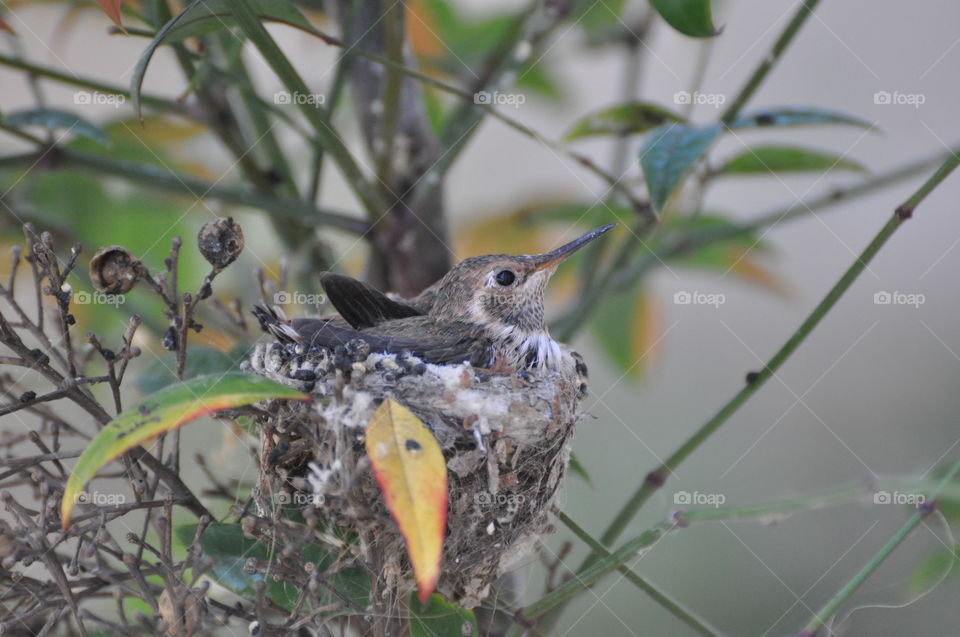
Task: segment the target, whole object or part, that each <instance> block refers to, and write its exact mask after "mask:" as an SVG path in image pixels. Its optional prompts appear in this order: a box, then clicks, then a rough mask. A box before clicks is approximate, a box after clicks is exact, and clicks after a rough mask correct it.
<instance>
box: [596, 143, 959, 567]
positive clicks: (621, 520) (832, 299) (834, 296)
mask: <svg viewBox="0 0 960 637" xmlns="http://www.w3.org/2000/svg"><path fill="white" fill-rule="evenodd" d="M958 163H960V156H958V155H956V154H951V156H950V157H948V158H947V159H946V161H944V163H943V165H941V166H940V168H939V169H938V170H937V171H936V172H935V173H934V174H933V175H932V176H931V177H930V178H929V179H927V181H925V182H924V183H923V185H921V186H920V187H919V188H918V189H917V190H916V192H915V193H914V194H913V195H911V196H910V197H909V198H908V199H907V200H906V201H905V202H904V203H903V204H902V205H900V206H898V207H897V209H896V211H895V212H894V214H893V216H891V217H890V219H889V220H888V221H887V223H886V224H884V226H883V227H882V228H881V229H880V231H879V232H878V233H877V235H876V236H875V237H874V238H873V240H872V241H871V242H870V243H869V245H867V247H866V248H865V249H864V250H863V252H862V253H861V254H860V256H859V257H857V259H856V260H855V261H854V262H853V264H851V265H850V267H849V268H848V269H847V271H846V272H844V274H843V276H841V277H840V280H839V281H837V282H836V284H834V286H833V287H832V288H831V289H830V291H829V292H827V294H826V296H824V298H823V299H822V300H821V301H820V303H818V304H817V306H816V307H815V308H814V309H813V311H812V312H811V313H810V315H809V316H807V318H806V319H805V320H804V321H803V323H801V324H800V326H799V327H798V328H797V330H796V331H795V332H794V333H793V334H792V335H791V336H790V338H789V339H787V341H786V343H784V344H783V346H782V347H781V348H780V349H779V350H778V351H777V352H776V353H775V354H774V355H773V357H771V358H770V360H769V361H768V362H767V363H766V365H764V366H763V368H762V369H760V370H759V371H756V372H752V373H751V374H750V376H749V379H748V382H747V383H746V385H745V386H744V387H743V389H741V390H740V391H739V392H737V394H736V395H735V396H734V397H733V398H731V399H730V400H729V401H728V402H727V403H726V404H725V405H723V407H721V408H720V410H719V411H717V412H716V413H715V414H714V415H713V416H712V417H711V418H710V419H709V420H707V422H705V423H704V424H703V425H701V426H700V428H699V429H697V431H696V432H695V433H694V434H693V435H692V436H691V437H690V438H689V439H688V440H687V441H686V442H685V443H684V444H683V445H681V446H680V448H679V449H677V450H676V451H675V452H674V453H673V454H671V455H670V457H669V458H667V459H666V460H665V461H664V462H663V463H662V464H661V465H660V466H658V467H657V468H656V469H654V470H653V471H651V472H650V473H648V474H647V476H646V478H645V479H644V481H643V482H642V483H641V484H640V486H639V487H638V488H637V490H636V491H635V492H634V494H633V495H632V496H631V497H630V499H629V500H628V501H627V502H626V504H624V506H623V507H622V508H621V509H620V511H619V513H618V514H617V516H616V517H615V518H614V519H613V521H612V522H611V523H610V525H609V526H608V527H607V529H606V531H605V532H604V533H603V536H602V537H601V542H603V544H605V545H609V544H610V543H612V542H614V541H616V539H617V538H618V537H619V536H620V534H621V533H622V532H623V530H624V529H625V528H626V526H627V525H628V524H629V523H630V521H631V520H633V518H634V516H635V515H636V514H637V512H638V511H639V510H640V508H641V507H642V506H643V504H644V503H645V502H646V501H647V499H648V498H649V497H650V496H651V495H652V494H653V493H654V492H655V491H656V490H657V489H659V488H660V486H662V485H663V483H664V482H665V481H666V479H667V477H668V476H669V474H670V473H671V472H672V471H673V470H674V469H675V468H676V467H677V466H678V465H680V464H681V463H682V462H683V461H684V460H686V459H687V457H688V456H689V455H690V454H692V453H693V452H694V451H696V450H697V449H698V448H699V447H700V445H702V444H703V443H704V441H706V440H707V438H709V437H710V436H711V435H712V434H713V433H714V432H715V431H716V430H717V429H719V428H720V426H721V425H723V423H725V422H726V421H727V420H728V419H729V418H730V416H732V415H733V414H734V413H736V411H737V410H738V409H739V408H740V407H741V406H742V405H743V404H744V403H745V402H746V401H747V400H748V399H749V398H750V397H751V396H753V395H754V394H755V393H756V392H757V390H759V389H760V387H762V386H763V385H764V383H766V382H767V380H769V379H770V378H771V377H772V376H773V374H774V373H775V372H776V371H777V370H778V369H779V368H780V367H781V366H782V365H783V363H784V362H785V361H786V360H787V359H788V358H789V357H790V356H791V354H793V352H795V351H796V349H797V348H798V347H799V346H800V344H801V343H803V341H804V340H805V339H806V338H807V336H809V335H810V333H811V332H812V331H813V329H814V328H815V327H816V326H817V325H818V324H819V323H820V321H821V320H823V317H824V316H826V315H827V313H828V312H829V311H830V310H831V309H832V308H833V306H834V305H836V303H837V301H839V300H840V298H841V297H842V296H843V294H844V293H845V292H846V291H847V290H848V289H849V288H850V286H851V285H852V284H853V282H854V281H856V280H857V278H858V277H859V276H860V274H861V273H862V272H863V270H864V269H865V268H866V267H867V264H869V263H870V261H871V260H873V258H874V257H875V256H876V254H877V252H879V251H880V249H881V248H882V247H883V246H884V244H886V242H887V241H888V240H889V239H890V237H891V236H893V234H894V233H895V232H896V231H897V229H898V228H899V227H900V226H901V224H903V222H904V221H906V220H907V219H909V218H910V216H911V214H912V212H913V209H914V208H915V207H916V206H917V205H918V204H919V203H920V202H921V201H923V199H924V198H925V197H926V196H927V195H929V194H930V192H931V191H932V190H933V189H934V188H936V187H937V185H938V184H940V183H941V182H942V181H943V180H944V179H945V178H946V176H947V175H949V174H950V173H951V172H952V171H953V170H954V169H955V168H956V167H957V164H958ZM588 561H589V559H588Z"/></svg>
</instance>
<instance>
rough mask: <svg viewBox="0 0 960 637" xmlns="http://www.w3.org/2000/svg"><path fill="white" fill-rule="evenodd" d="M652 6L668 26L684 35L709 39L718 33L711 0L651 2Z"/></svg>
mask: <svg viewBox="0 0 960 637" xmlns="http://www.w3.org/2000/svg"><path fill="white" fill-rule="evenodd" d="M650 4H651V5H653V8H654V9H656V10H657V13H659V14H660V17H662V18H663V19H664V20H666V22H667V24H669V25H670V26H672V27H673V28H674V29H676V30H677V31H679V32H680V33H682V34H684V35H689V36H691V37H694V38H709V37H712V36H714V35H716V34H717V33H718V31H717V29H716V27H714V26H713V15H712V12H711V9H710V0H650Z"/></svg>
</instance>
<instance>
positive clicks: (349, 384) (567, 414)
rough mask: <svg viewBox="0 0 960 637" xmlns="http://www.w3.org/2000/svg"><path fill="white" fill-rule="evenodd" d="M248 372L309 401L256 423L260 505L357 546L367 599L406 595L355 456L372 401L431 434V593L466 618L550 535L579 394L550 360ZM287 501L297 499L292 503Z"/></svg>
mask: <svg viewBox="0 0 960 637" xmlns="http://www.w3.org/2000/svg"><path fill="white" fill-rule="evenodd" d="M248 366H249V368H250V369H252V370H253V371H256V372H257V373H260V374H263V375H266V376H269V377H271V378H273V379H275V380H278V381H280V382H283V383H285V384H289V385H292V386H296V387H298V388H299V389H302V390H305V391H309V392H311V393H312V394H313V396H314V398H315V400H314V401H313V402H311V403H297V404H295V405H287V406H284V408H282V409H276V408H271V409H270V410H269V411H270V415H269V416H267V417H265V419H264V422H261V423H260V424H261V432H263V434H262V445H261V452H260V453H261V467H262V474H261V482H260V485H259V489H260V491H261V493H267V492H269V493H279V492H283V493H287V494H290V495H289V497H291V501H299V502H303V503H304V506H307V507H314V508H315V510H314V511H312V512H311V515H313V514H316V515H318V516H319V517H320V518H321V519H322V520H324V522H326V523H327V524H328V525H331V526H332V527H334V528H336V529H337V530H340V531H344V532H346V533H348V534H350V535H351V536H352V537H356V538H359V547H358V551H357V553H356V555H357V556H358V559H359V560H361V561H362V562H364V564H363V565H364V566H365V567H366V568H367V570H368V572H370V573H372V574H373V577H372V578H371V579H372V580H373V581H372V583H373V585H374V588H373V590H372V593H374V595H373V596H372V599H380V598H383V597H384V596H397V599H402V596H403V595H405V594H406V593H407V592H408V591H409V590H410V589H411V588H412V586H413V584H412V580H411V578H410V577H409V573H410V567H409V562H408V560H407V557H406V553H405V550H404V543H403V538H402V537H401V535H400V533H399V531H398V530H397V527H396V525H395V524H394V522H393V520H392V519H391V517H390V514H389V512H388V510H387V508H386V505H385V504H384V500H383V497H382V495H381V492H380V487H379V486H378V484H377V482H376V480H375V479H374V476H373V474H372V472H371V469H370V462H369V460H368V458H367V456H366V453H365V450H364V433H365V429H366V427H367V424H368V422H369V421H370V418H371V415H372V414H373V412H374V410H375V409H376V407H377V406H378V404H379V403H380V401H381V400H382V399H384V398H386V397H391V398H393V399H394V400H396V401H397V402H399V403H400V404H402V405H404V406H405V407H407V408H408V409H409V410H410V411H412V412H413V413H414V414H415V415H416V416H417V417H419V418H420V420H422V421H423V422H424V423H425V424H426V425H427V427H428V428H429V429H430V431H431V432H432V433H433V435H434V436H435V438H436V439H437V442H438V443H439V444H440V447H441V449H442V450H443V454H444V457H445V459H446V463H447V475H448V492H449V501H448V515H447V529H446V537H445V539H444V550H443V561H442V563H441V575H440V580H439V583H438V586H437V590H438V591H439V592H440V593H443V594H444V595H445V596H446V597H447V598H448V599H451V600H455V601H457V602H458V603H461V604H463V605H464V606H467V607H470V608H472V607H474V606H476V605H477V604H479V603H480V602H481V601H482V600H483V599H484V598H485V597H486V596H487V595H489V594H490V591H491V587H492V585H493V584H494V583H495V582H496V580H497V579H498V577H500V576H501V575H503V574H505V573H507V572H509V571H511V570H513V569H515V568H516V567H517V566H519V565H520V564H522V562H523V561H524V560H525V559H526V558H529V557H530V555H531V554H532V551H533V549H534V547H535V544H536V542H537V541H538V540H539V538H540V537H541V536H543V535H544V534H545V533H548V532H550V531H551V525H550V521H549V512H550V509H551V507H552V506H553V504H554V502H555V501H556V499H557V497H558V494H559V492H560V489H561V487H562V484H563V478H564V474H565V472H566V467H567V462H568V459H569V441H570V439H571V436H572V433H573V427H574V424H575V423H576V421H577V419H578V417H579V414H580V409H579V408H580V402H581V400H582V398H583V396H584V394H585V392H586V385H585V382H586V368H585V366H584V364H583V360H582V359H581V358H580V356H579V355H578V354H576V353H575V352H572V351H569V350H566V349H563V350H562V362H561V365H560V366H559V367H558V369H557V370H552V371H543V370H533V371H526V370H523V371H519V372H516V373H513V374H506V375H503V374H498V375H495V374H490V373H488V372H487V371H485V370H481V369H476V368H472V367H470V366H469V365H467V364H465V363H464V364H461V365H433V364H428V363H424V362H423V361H421V360H419V359H417V358H416V357H413V356H410V355H400V356H394V355H381V354H377V353H372V354H371V353H370V352H369V348H364V347H363V344H358V345H357V346H356V347H353V348H351V347H347V348H344V349H341V348H337V351H335V352H334V351H330V350H328V349H325V348H306V347H305V346H303V345H282V344H279V343H272V344H268V345H260V346H258V347H257V349H256V351H255V352H254V354H253V356H252V357H251V359H250V360H249V361H248ZM297 498H299V499H297Z"/></svg>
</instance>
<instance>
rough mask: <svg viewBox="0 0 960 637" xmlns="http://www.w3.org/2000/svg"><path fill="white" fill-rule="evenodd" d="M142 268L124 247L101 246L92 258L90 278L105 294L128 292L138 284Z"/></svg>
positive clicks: (94, 285)
mask: <svg viewBox="0 0 960 637" xmlns="http://www.w3.org/2000/svg"><path fill="white" fill-rule="evenodd" d="M141 268H142V266H141V265H140V261H138V260H137V259H136V258H134V256H133V255H132V254H130V252H129V251H128V250H127V249H126V248H124V247H121V246H109V247H106V248H100V250H98V251H97V253H96V254H95V255H93V258H92V259H90V280H91V281H92V282H93V287H95V288H96V289H98V290H100V291H101V292H103V293H104V294H126V293H127V292H129V291H130V290H131V288H133V286H134V285H136V283H137V279H138V278H139V277H140V271H141Z"/></svg>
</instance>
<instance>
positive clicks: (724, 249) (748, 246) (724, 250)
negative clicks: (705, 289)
mask: <svg viewBox="0 0 960 637" xmlns="http://www.w3.org/2000/svg"><path fill="white" fill-rule="evenodd" d="M737 227H738V225H737V224H736V223H735V222H733V221H731V220H730V219H728V218H727V217H723V216H719V215H710V214H705V213H701V214H700V215H698V216H697V217H695V218H690V217H682V218H675V219H668V220H667V221H666V222H665V223H664V224H663V229H662V231H661V232H660V233H659V236H660V237H663V238H664V239H663V240H665V241H666V240H668V239H667V237H676V236H681V237H684V236H688V235H690V234H696V235H700V236H702V235H703V234H705V233H706V234H709V233H710V232H712V231H716V232H717V233H718V234H722V235H728V236H729V238H728V239H726V240H723V241H715V242H711V243H708V244H706V245H702V246H700V247H699V248H697V249H696V250H694V251H692V252H687V253H684V254H681V255H679V256H675V257H672V258H670V259H669V260H670V262H671V263H678V264H681V265H685V266H688V267H692V268H697V269H699V270H710V271H716V272H722V273H724V274H727V273H729V274H732V275H734V276H736V277H737V278H739V279H741V280H744V281H746V282H748V283H752V284H755V285H759V286H761V287H763V288H764V289H767V290H770V291H773V292H777V293H782V292H783V291H784V285H783V282H782V281H780V279H778V278H777V277H776V275H775V274H774V273H773V272H771V271H770V270H769V269H768V268H766V267H764V266H763V265H761V264H760V263H759V262H758V260H757V259H756V258H755V256H761V255H763V254H765V253H767V252H769V248H768V246H767V244H766V243H765V242H763V241H762V240H761V238H760V237H759V236H758V235H757V233H756V232H745V233H740V234H732V235H730V233H728V232H727V231H729V230H731V229H735V228H737ZM660 245H661V244H660V241H659V240H655V241H654V244H653V247H652V249H653V251H654V253H656V252H657V251H658V249H659V246H660Z"/></svg>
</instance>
